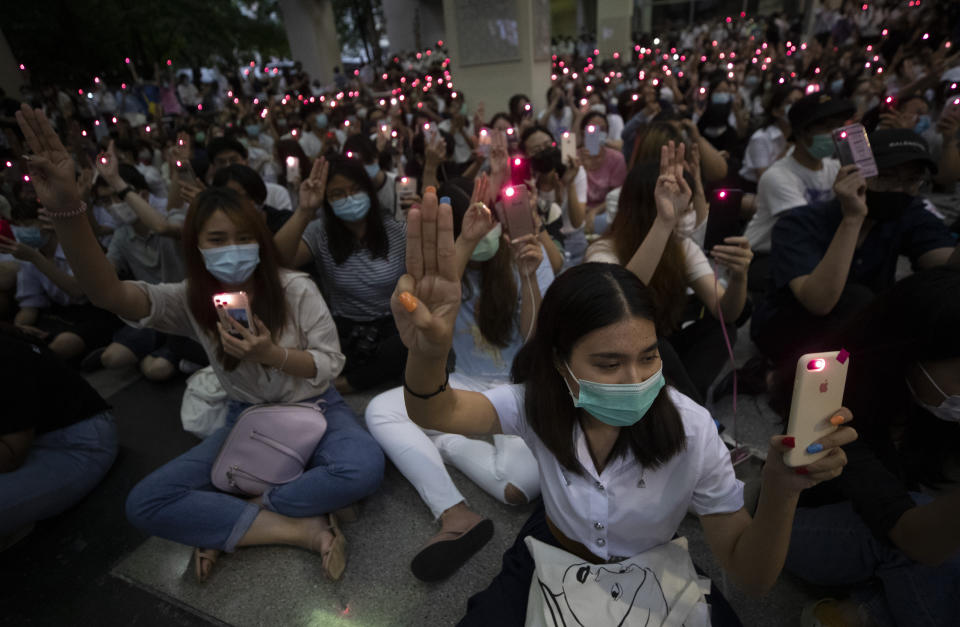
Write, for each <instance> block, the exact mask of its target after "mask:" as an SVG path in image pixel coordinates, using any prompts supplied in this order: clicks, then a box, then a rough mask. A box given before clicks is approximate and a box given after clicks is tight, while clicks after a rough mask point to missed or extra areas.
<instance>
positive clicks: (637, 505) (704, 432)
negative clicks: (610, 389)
mask: <svg viewBox="0 0 960 627" xmlns="http://www.w3.org/2000/svg"><path fill="white" fill-rule="evenodd" d="M667 393H668V394H669V396H670V400H672V401H673V403H674V405H675V406H676V408H677V411H678V412H679V414H680V419H681V420H682V421H683V427H684V433H685V434H686V439H687V443H686V448H685V449H684V450H683V451H682V452H680V453H678V454H677V455H675V456H674V457H672V458H671V459H670V460H669V461H668V462H667V463H665V464H663V465H662V466H660V468H658V469H656V470H652V469H648V468H644V467H642V466H641V465H640V464H639V463H638V462H637V460H636V459H635V458H634V457H633V455H632V453H629V452H628V453H627V454H626V455H624V456H621V457H618V458H616V459H612V460H610V461H609V462H608V463H607V465H606V467H605V468H604V469H603V472H600V473H597V471H596V469H595V467H594V464H593V460H592V458H591V456H590V451H589V449H588V446H587V440H586V436H585V435H584V433H583V430H582V429H581V428H580V425H579V424H576V425H574V432H573V442H574V449H575V451H576V456H577V461H579V462H580V467H581V471H582V474H576V473H574V472H571V471H570V470H568V469H566V468H564V467H563V466H561V465H560V463H559V462H558V461H557V458H556V457H554V456H553V453H551V452H550V450H549V449H547V447H546V446H545V445H544V444H543V442H542V441H541V440H540V438H539V437H537V434H536V433H534V431H533V429H532V428H531V427H530V425H529V424H528V423H527V420H526V412H525V411H524V398H525V386H524V385H522V384H521V385H503V386H500V387H496V388H493V389H492V390H489V391H487V392H483V395H484V396H486V397H487V399H488V400H489V401H490V402H491V403H492V404H493V408H494V410H496V412H497V416H498V417H499V419H500V427H501V429H502V430H503V433H505V434H508V435H518V436H520V437H521V438H523V441H524V442H525V443H526V445H527V446H528V447H529V448H530V451H531V452H532V453H533V456H534V457H536V458H537V462H538V464H539V467H540V490H541V493H542V495H543V505H544V507H545V509H546V511H547V516H549V517H550V520H551V521H552V522H553V524H554V525H556V526H557V528H558V529H560V531H561V532H563V534H564V535H565V536H567V537H568V538H570V539H572V540H575V541H577V542H580V543H581V544H583V545H584V546H586V547H587V548H588V549H589V550H590V551H591V552H592V553H593V554H594V555H596V556H597V557H601V558H603V559H606V560H610V559H612V558H617V557H621V558H622V557H629V556H631V555H636V554H638V553H642V552H644V551H647V550H649V549H652V548H654V547H656V546H659V545H661V544H664V543H666V542H669V541H670V540H671V539H672V538H673V536H674V534H675V533H676V531H677V527H678V526H679V525H680V522H681V521H682V520H683V518H684V516H686V514H687V511H688V510H690V511H693V512H694V513H695V514H697V515H698V516H705V515H709V514H729V513H733V512H737V511H739V510H740V509H741V508H742V507H743V483H742V482H741V481H739V480H738V479H737V477H736V475H735V474H734V470H733V465H732V464H731V463H730V452H729V451H728V450H727V447H726V446H724V444H723V441H722V440H721V439H720V434H719V433H718V432H717V426H716V424H714V422H713V419H712V418H711V417H710V412H708V411H707V410H706V409H704V408H703V407H701V406H699V405H697V404H696V403H694V402H693V401H692V400H690V399H689V398H687V397H686V396H684V395H683V394H681V393H680V392H677V391H676V390H674V389H673V388H669V387H668V388H667Z"/></svg>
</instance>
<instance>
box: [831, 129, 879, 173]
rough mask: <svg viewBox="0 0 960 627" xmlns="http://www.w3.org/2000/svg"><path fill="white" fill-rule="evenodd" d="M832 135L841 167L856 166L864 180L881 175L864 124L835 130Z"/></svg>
mask: <svg viewBox="0 0 960 627" xmlns="http://www.w3.org/2000/svg"><path fill="white" fill-rule="evenodd" d="M831 135H832V136H833V143H834V144H836V146H837V156H838V157H839V159H840V165H856V166H857V167H858V168H860V175H861V176H863V178H870V177H871V176H876V175H877V174H878V173H879V171H878V170H877V162H876V160H875V159H874V158H873V150H872V149H871V148H870V139H869V138H868V137H867V129H865V128H864V127H863V125H862V124H850V125H849V126H841V127H840V128H835V129H833V131H832V133H831Z"/></svg>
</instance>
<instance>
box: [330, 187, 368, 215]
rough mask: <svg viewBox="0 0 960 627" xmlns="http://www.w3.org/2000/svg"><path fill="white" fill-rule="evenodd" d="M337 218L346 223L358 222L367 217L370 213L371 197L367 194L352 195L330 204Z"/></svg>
mask: <svg viewBox="0 0 960 627" xmlns="http://www.w3.org/2000/svg"><path fill="white" fill-rule="evenodd" d="M330 208H331V209H333V213H334V215H335V216H337V217H338V218H340V219H341V220H343V221H344V222H356V221H357V220H363V219H364V218H365V217H367V212H368V211H370V197H369V196H367V193H366V192H359V193H357V194H351V195H350V196H347V197H346V198H340V199H338V200H334V201H333V202H331V203H330Z"/></svg>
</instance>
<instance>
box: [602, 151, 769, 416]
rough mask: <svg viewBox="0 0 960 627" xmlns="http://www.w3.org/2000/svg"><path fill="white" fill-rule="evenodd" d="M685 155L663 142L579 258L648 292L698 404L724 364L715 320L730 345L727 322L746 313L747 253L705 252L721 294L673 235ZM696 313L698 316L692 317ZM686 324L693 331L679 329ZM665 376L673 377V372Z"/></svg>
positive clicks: (694, 250) (736, 248) (744, 248)
mask: <svg viewBox="0 0 960 627" xmlns="http://www.w3.org/2000/svg"><path fill="white" fill-rule="evenodd" d="M685 152H686V150H685V145H684V144H682V143H681V144H679V146H676V145H675V144H674V143H673V141H670V142H668V143H667V145H666V146H662V147H661V149H660V163H659V166H658V165H657V163H656V162H653V163H649V162H648V163H641V164H638V165H637V166H636V167H634V169H633V170H632V171H631V173H630V176H629V177H628V178H627V181H626V183H624V186H623V191H622V192H621V194H620V208H619V210H618V211H617V216H616V217H615V218H614V220H613V224H612V225H611V227H610V231H609V234H608V235H607V236H606V237H604V238H601V239H599V240H597V241H596V242H594V243H593V244H591V246H590V248H588V249H587V254H586V257H585V258H586V260H587V261H588V262H589V261H596V262H602V263H618V264H621V265H623V266H624V267H626V268H627V270H630V271H631V272H633V273H634V274H636V275H637V276H638V277H639V278H640V280H641V281H643V282H644V284H645V285H648V286H649V287H650V289H651V290H652V291H653V294H654V299H655V301H656V304H657V314H658V315H657V328H658V329H659V330H660V332H661V333H662V334H663V335H664V336H668V337H669V338H670V344H671V345H672V346H673V348H675V349H676V351H677V353H678V354H679V357H680V361H681V362H682V363H683V366H684V368H685V370H686V371H687V373H688V374H689V375H690V378H691V379H692V380H693V384H694V386H695V387H696V390H697V394H698V395H699V398H705V397H706V392H707V389H708V388H709V386H710V384H711V383H712V382H713V380H714V379H715V378H716V376H717V374H719V372H720V370H721V369H722V368H723V365H724V364H725V363H726V361H727V359H728V357H727V355H728V353H727V350H726V346H725V343H724V336H723V327H722V326H721V324H720V321H721V320H723V322H724V324H725V325H726V327H727V333H728V335H730V340H731V341H732V342H735V341H736V326H735V322H736V321H737V319H738V318H739V317H740V316H741V314H742V313H743V311H744V307H745V306H746V302H747V272H748V270H749V268H750V260H751V259H752V258H753V252H752V251H751V250H750V245H749V243H748V242H747V239H746V238H745V237H739V236H737V237H727V238H726V239H725V240H724V243H723V244H721V245H717V246H714V248H713V250H710V251H707V253H709V255H710V256H711V257H712V258H713V259H714V260H715V261H716V262H717V264H718V265H719V266H721V267H724V268H725V269H726V270H727V273H726V278H727V282H726V283H727V284H726V286H723V285H720V284H719V283H718V281H717V274H716V272H715V271H714V269H713V268H712V267H711V266H710V262H709V261H708V260H707V256H706V255H704V251H703V250H702V249H701V248H700V246H698V245H697V244H695V243H694V242H693V241H692V240H691V239H690V238H688V237H683V236H681V235H679V234H678V233H677V225H678V224H679V223H680V221H681V217H682V215H683V214H685V213H687V211H688V207H690V201H691V199H692V196H693V194H692V192H691V190H690V185H689V184H688V183H687V181H686V179H685V177H684V172H683V168H684V165H683V164H684V154H685ZM665 176H671V177H674V178H675V179H676V180H677V181H678V182H679V189H680V196H678V197H676V198H674V197H673V196H671V195H670V194H668V193H666V192H665V191H664V190H665V188H664V186H663V180H664V177H665ZM688 290H692V292H693V293H694V295H695V296H696V299H697V300H696V301H694V300H692V299H691V298H690V296H689V295H688ZM698 301H699V302H698ZM704 309H706V314H704V315H698V314H699V312H701V311H703V310H704ZM689 320H694V323H693V324H690V325H687V326H683V323H684V322H687V321H689ZM668 364H669V365H670V366H673V363H671V362H668ZM668 370H669V371H670V374H675V369H674V368H668Z"/></svg>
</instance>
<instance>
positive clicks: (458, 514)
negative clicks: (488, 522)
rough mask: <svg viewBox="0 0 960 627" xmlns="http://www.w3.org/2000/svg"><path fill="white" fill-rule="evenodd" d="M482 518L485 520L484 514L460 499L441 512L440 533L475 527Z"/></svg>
mask: <svg viewBox="0 0 960 627" xmlns="http://www.w3.org/2000/svg"><path fill="white" fill-rule="evenodd" d="M481 520H483V516H481V515H480V514H478V513H476V512H474V511H473V510H471V509H470V508H469V507H467V504H466V503H464V502H463V501H460V502H459V503H457V504H456V505H454V506H453V507H451V508H450V509H448V510H447V511H445V512H443V513H442V514H440V533H445V532H451V531H453V532H462V531H465V530H467V529H469V528H470V527H473V526H474V525H476V524H477V523H478V522H480V521H481ZM438 535H439V534H438Z"/></svg>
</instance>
